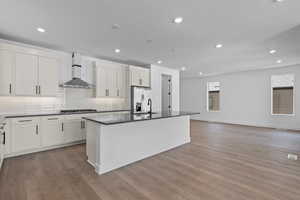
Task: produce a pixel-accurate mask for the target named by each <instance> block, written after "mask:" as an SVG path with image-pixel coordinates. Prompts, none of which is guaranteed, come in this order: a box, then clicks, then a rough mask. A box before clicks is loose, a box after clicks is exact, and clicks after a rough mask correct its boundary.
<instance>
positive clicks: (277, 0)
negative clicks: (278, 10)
mask: <svg viewBox="0 0 300 200" xmlns="http://www.w3.org/2000/svg"><path fill="white" fill-rule="evenodd" d="M283 1H284V0H274V2H275V3H281V2H283Z"/></svg>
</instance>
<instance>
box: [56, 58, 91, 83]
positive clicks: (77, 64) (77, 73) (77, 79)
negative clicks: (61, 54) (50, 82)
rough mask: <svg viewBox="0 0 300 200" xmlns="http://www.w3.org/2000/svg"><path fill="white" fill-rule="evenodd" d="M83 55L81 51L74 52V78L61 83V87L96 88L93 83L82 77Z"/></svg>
mask: <svg viewBox="0 0 300 200" xmlns="http://www.w3.org/2000/svg"><path fill="white" fill-rule="evenodd" d="M81 68H82V66H81V56H80V54H79V53H75V52H73V53H72V80H69V81H67V82H65V83H63V84H60V85H59V86H60V87H63V88H82V89H91V88H94V86H93V85H92V84H89V83H87V82H86V81H84V80H82V79H81Z"/></svg>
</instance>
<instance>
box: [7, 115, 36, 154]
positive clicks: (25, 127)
mask: <svg viewBox="0 0 300 200" xmlns="http://www.w3.org/2000/svg"><path fill="white" fill-rule="evenodd" d="M39 124H40V119H39V118H16V119H13V120H12V129H11V136H12V137H11V140H12V143H11V144H12V152H20V151H26V150H31V149H36V148H39V147H41V134H40V125H39Z"/></svg>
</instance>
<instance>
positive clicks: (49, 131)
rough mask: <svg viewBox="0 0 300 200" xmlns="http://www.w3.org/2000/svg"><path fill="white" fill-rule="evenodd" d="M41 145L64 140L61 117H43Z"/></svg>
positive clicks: (57, 143) (49, 144) (58, 142)
mask: <svg viewBox="0 0 300 200" xmlns="http://www.w3.org/2000/svg"><path fill="white" fill-rule="evenodd" d="M41 132H42V145H43V147H48V146H53V145H59V144H62V143H63V142H64V141H63V139H64V137H63V131H62V117H59V116H51V117H43V118H42V120H41Z"/></svg>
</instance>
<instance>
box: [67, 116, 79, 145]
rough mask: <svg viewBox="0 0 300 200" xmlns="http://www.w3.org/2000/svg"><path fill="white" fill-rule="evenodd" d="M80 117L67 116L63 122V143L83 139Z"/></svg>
mask: <svg viewBox="0 0 300 200" xmlns="http://www.w3.org/2000/svg"><path fill="white" fill-rule="evenodd" d="M82 129H83V127H82V120H81V118H72V117H70V118H69V117H68V118H66V119H65V120H64V122H63V135H64V136H63V137H64V143H70V142H76V141H80V140H82V139H83V136H82Z"/></svg>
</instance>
